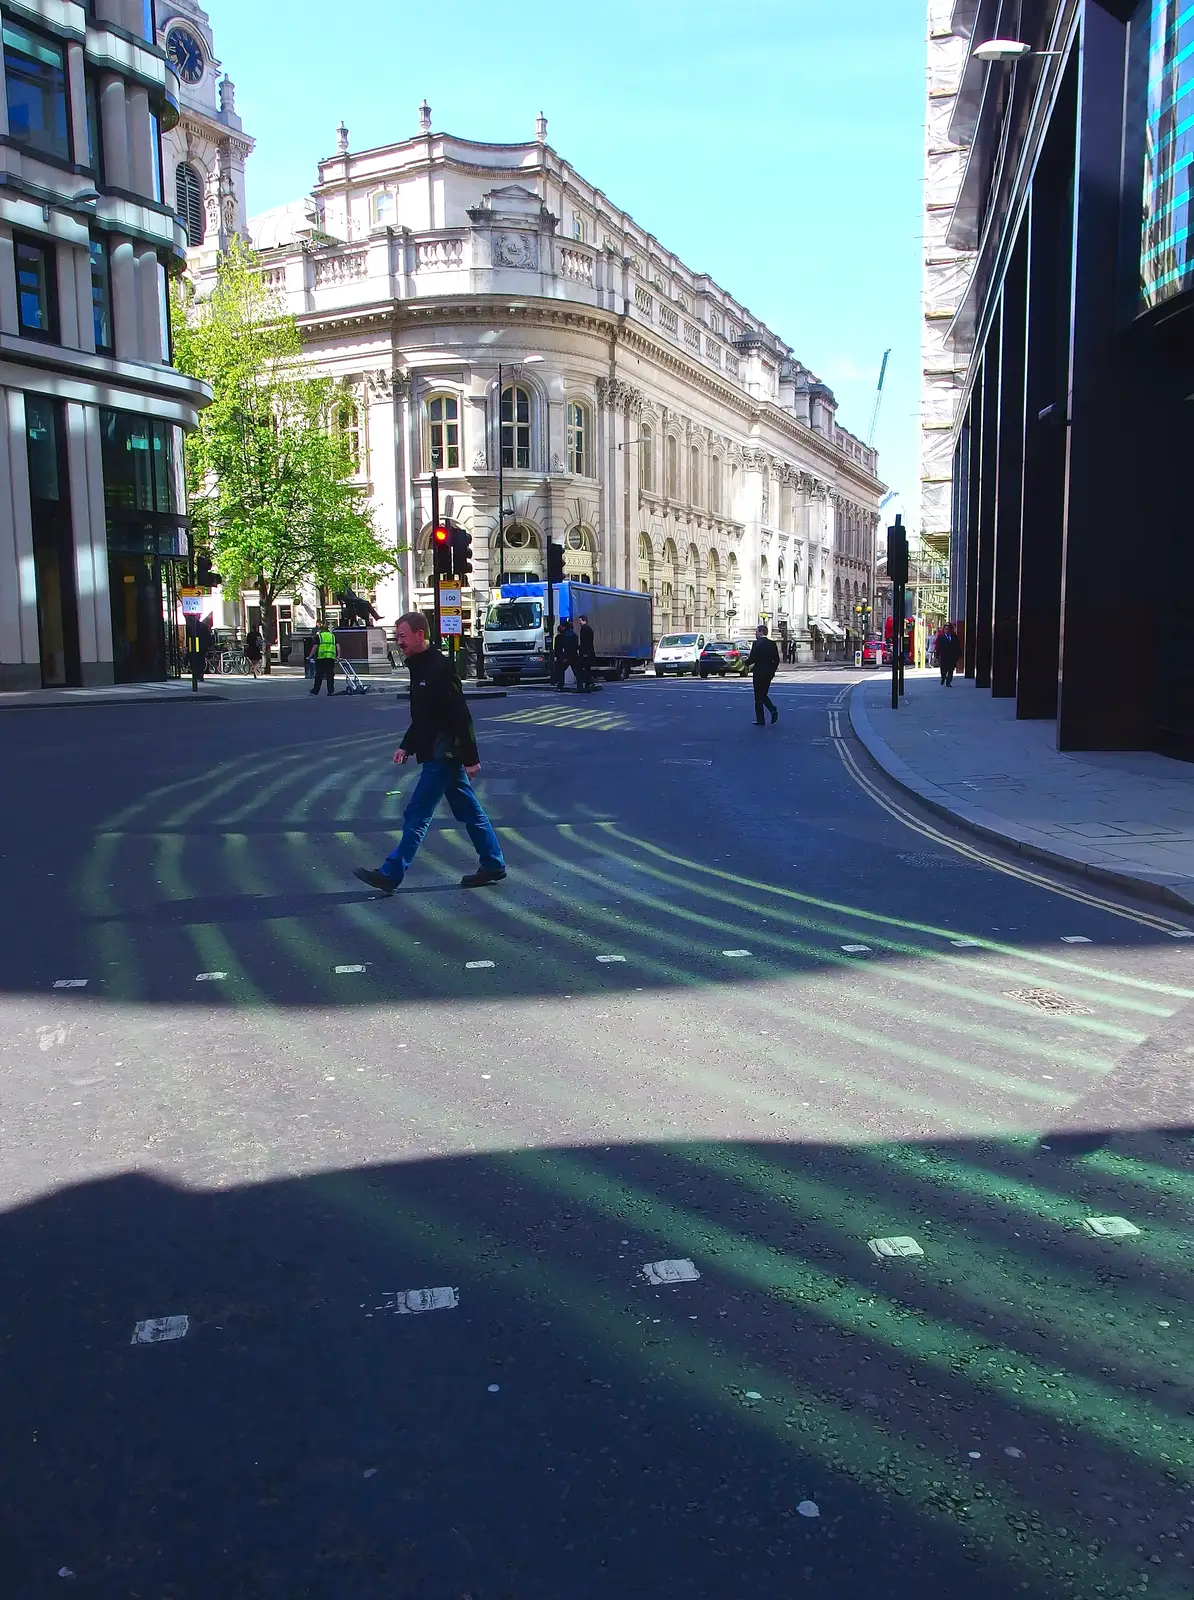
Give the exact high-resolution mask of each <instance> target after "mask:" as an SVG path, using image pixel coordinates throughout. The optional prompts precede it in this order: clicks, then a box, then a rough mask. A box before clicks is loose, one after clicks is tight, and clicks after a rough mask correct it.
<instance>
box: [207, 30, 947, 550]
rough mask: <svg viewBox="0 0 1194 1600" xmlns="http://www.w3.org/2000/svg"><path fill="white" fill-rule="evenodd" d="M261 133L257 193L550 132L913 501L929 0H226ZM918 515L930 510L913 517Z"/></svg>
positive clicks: (285, 192) (287, 190)
mask: <svg viewBox="0 0 1194 1600" xmlns="http://www.w3.org/2000/svg"><path fill="white" fill-rule="evenodd" d="M208 9H209V13H210V16H211V20H212V26H213V28H214V30H215V37H216V46H217V48H218V50H219V52H220V56H221V59H222V61H223V64H224V68H225V70H226V71H227V72H228V73H229V75H230V76H231V77H232V78H233V79H234V80H235V82H236V86H237V109H238V111H239V112H240V114H241V116H242V117H243V118H244V122H245V127H246V129H247V131H248V132H249V133H251V134H253V135H254V136H255V137H256V139H257V149H256V152H255V153H254V155H253V157H252V159H251V161H250V163H249V169H248V171H249V207H250V210H251V211H259V210H264V209H265V208H266V207H268V206H272V205H277V204H279V203H280V202H282V201H284V200H291V199H296V198H297V197H298V196H300V195H302V194H304V193H305V192H306V191H307V190H308V189H309V188H310V186H311V184H312V183H313V182H314V180H315V163H316V161H317V160H318V159H319V158H320V157H321V156H326V155H328V154H330V153H331V151H332V150H333V149H334V147H335V129H336V125H337V124H338V123H339V121H340V119H341V118H342V117H343V119H344V120H345V121H346V122H347V124H348V126H349V129H350V131H351V138H352V144H353V147H354V148H355V149H365V148H367V147H368V146H369V145H373V144H383V143H386V142H388V141H391V140H394V139H397V138H405V137H407V136H409V135H410V134H412V133H414V132H415V131H416V127H417V107H418V105H419V103H420V101H421V100H422V99H423V98H424V96H426V98H427V99H428V101H429V102H430V104H431V107H432V111H433V117H434V126H435V128H436V129H437V130H439V131H443V132H450V133H456V134H460V135H461V136H463V137H466V138H476V139H485V140H490V141H493V142H505V141H511V142H513V141H521V140H526V139H530V138H532V137H533V134H534V122H535V117H536V115H537V114H538V112H539V111H540V110H542V111H543V112H544V114H545V115H546V116H547V118H548V140H549V142H550V143H551V144H552V146H553V147H554V148H555V149H556V150H558V151H559V153H560V154H561V155H562V156H563V157H564V158H565V159H566V160H568V161H570V162H571V163H572V165H573V166H574V167H576V168H577V170H578V171H579V172H581V173H582V174H583V175H584V176H585V177H586V178H588V179H589V180H590V182H592V183H595V184H596V185H597V186H598V187H599V188H601V189H603V190H604V191H605V193H606V194H607V195H608V196H609V197H610V199H611V201H613V203H614V204H615V205H618V206H620V207H621V208H622V209H623V210H625V211H628V212H630V214H631V215H632V216H633V217H634V218H635V219H636V221H638V222H639V223H640V224H641V225H642V226H643V227H646V228H648V229H649V230H650V231H651V232H652V233H654V234H655V236H656V237H657V238H658V239H659V240H660V241H661V242H662V244H663V245H664V246H665V247H666V248H667V249H669V250H673V251H675V253H676V254H677V255H679V256H680V257H681V259H682V260H683V261H685V262H686V263H687V264H688V265H689V266H690V267H693V268H694V269H696V270H698V271H704V272H708V273H709V274H710V275H711V276H712V277H714V278H715V279H716V280H717V281H718V282H719V283H721V284H722V285H724V287H725V288H726V289H728V290H729V291H730V292H731V293H732V294H733V295H735V296H736V297H737V298H738V299H739V300H740V301H742V302H743V303H744V304H745V305H746V306H748V307H749V308H750V309H751V311H753V312H754V313H755V314H756V315H757V316H760V317H762V318H763V319H764V320H765V321H766V322H767V323H768V324H769V326H771V327H772V328H774V329H775V330H776V332H777V333H779V334H780V336H781V337H782V338H784V339H786V340H787V341H788V342H789V343H790V344H791V345H792V346H793V348H794V349H795V351H796V354H797V355H798V356H799V357H800V359H801V360H803V361H805V362H807V363H808V364H809V365H810V366H811V367H813V368H814V370H816V371H817V372H818V374H819V375H820V376H821V377H823V378H824V379H825V381H826V382H828V383H829V384H830V385H831V386H832V388H833V389H834V391H835V393H836V394H837V396H838V400H839V403H840V409H839V412H838V417H839V420H840V421H841V422H842V423H843V425H844V426H846V427H848V428H850V429H851V430H852V431H853V432H854V433H857V434H859V435H860V436H862V437H865V435H866V431H867V427H868V424H869V421H870V414H871V407H872V404H873V400H874V388H875V380H876V378H877V376H878V369H879V362H880V359H881V357H882V354H883V351H884V349H885V348H887V346H889V345H890V346H891V348H892V357H891V365H890V367H889V371H888V380H887V386H886V392H885V397H884V401H883V410H882V414H881V416H880V421H879V428H878V432H877V435H876V444H877V445H878V447H879V450H880V471H881V473H882V475H883V477H884V478H885V479H886V481H887V482H888V483H890V484H891V485H892V486H893V487H894V488H897V489H899V490H900V491H901V493H902V495H903V497H904V501H905V504H906V506H907V508H908V510H909V511H910V512H911V511H913V509H914V507H915V504H916V499H917V494H916V413H917V408H918V405H919V367H920V357H919V335H920V320H919V319H920V238H919V236H920V233H921V221H920V203H921V195H920V181H921V155H922V144H923V122H924V113H923V106H922V97H923V93H924V49H925V46H924V34H925V22H924V16H925V13H924V5H923V0H854V3H853V4H844V3H837V4H834V3H832V0H745V3H743V4H738V5H733V4H725V3H714V4H709V0H704V3H701V0H697V3H696V4H691V3H685V4H680V3H679V0H605V3H604V4H600V5H587V6H577V5H571V6H570V5H565V4H559V3H555V4H552V5H541V4H539V3H538V0H523V3H522V4H520V5H517V6H512V5H508V4H494V3H492V0H491V3H489V4H487V5H480V4H477V3H475V0H453V3H451V4H447V5H435V6H416V5H395V4H393V3H392V0H391V3H385V0H352V3H350V4H344V3H342V4H340V5H336V4H334V3H333V4H329V3H328V0H322V3H320V4H315V3H314V0H289V3H288V4H286V5H285V6H282V5H280V4H278V3H277V0H272V3H262V0H235V3H234V0H208ZM909 520H910V521H912V522H913V525H915V519H914V518H911V517H910V518H909Z"/></svg>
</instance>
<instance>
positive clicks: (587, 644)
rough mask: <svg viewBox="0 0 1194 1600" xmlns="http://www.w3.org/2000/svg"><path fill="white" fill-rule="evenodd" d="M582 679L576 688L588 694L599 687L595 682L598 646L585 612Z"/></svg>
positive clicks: (582, 641) (582, 615)
mask: <svg viewBox="0 0 1194 1600" xmlns="http://www.w3.org/2000/svg"><path fill="white" fill-rule="evenodd" d="M579 646H580V677H579V678H578V679H577V683H576V687H577V688H578V689H580V690H581V691H582V692H583V693H585V694H588V692H589V690H590V689H595V688H596V687H597V686H596V684H595V683H594V682H593V667H594V665H595V663H596V661H597V645H596V642H595V640H594V638H593V628H592V624H591V623H590V622H589V619H588V617H587V616H585V614H584V612H583V611H582V612H581V615H580V640H579Z"/></svg>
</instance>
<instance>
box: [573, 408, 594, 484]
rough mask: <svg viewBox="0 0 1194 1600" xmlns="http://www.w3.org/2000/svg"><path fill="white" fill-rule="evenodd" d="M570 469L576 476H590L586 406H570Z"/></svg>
mask: <svg viewBox="0 0 1194 1600" xmlns="http://www.w3.org/2000/svg"><path fill="white" fill-rule="evenodd" d="M568 471H569V472H571V473H572V474H573V475H574V476H575V477H578V478H587V477H588V476H589V426H588V415H587V413H586V411H585V408H584V406H581V405H576V404H575V403H573V404H572V405H570V406H569V407H568Z"/></svg>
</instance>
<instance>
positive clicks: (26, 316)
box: [13, 237, 57, 339]
mask: <svg viewBox="0 0 1194 1600" xmlns="http://www.w3.org/2000/svg"><path fill="white" fill-rule="evenodd" d="M13 249H14V254H15V255H16V261H17V321H18V325H19V327H20V330H21V332H22V333H23V334H26V335H27V336H28V337H30V338H33V339H53V338H55V337H56V333H57V327H56V324H57V316H56V311H57V296H56V295H55V292H54V249H53V246H52V245H46V244H41V243H39V242H37V241H35V240H33V239H21V238H15V237H14V239H13Z"/></svg>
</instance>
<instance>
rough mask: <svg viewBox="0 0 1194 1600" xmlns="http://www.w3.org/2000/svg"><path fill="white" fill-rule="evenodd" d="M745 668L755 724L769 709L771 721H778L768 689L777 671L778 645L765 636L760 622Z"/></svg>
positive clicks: (757, 725) (759, 725)
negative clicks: (752, 691) (752, 692)
mask: <svg viewBox="0 0 1194 1600" xmlns="http://www.w3.org/2000/svg"><path fill="white" fill-rule="evenodd" d="M746 670H747V671H748V672H749V673H750V675H751V678H752V680H753V682H754V689H755V726H756V727H758V728H761V727H762V726H763V712H764V711H770V713H771V721H772V722H773V723H776V722H778V721H779V712H778V710H777V709H776V707H775V706H774V705H773V704H772V701H771V696H770V695H769V694H768V692H767V691H768V690H769V689H770V688H771V680H772V679H773V678H774V677H775V674H776V673H777V672H778V671H779V647H778V646H777V645H776V643H775V641H774V639H769V638H768V637H767V624H766V623H765V622H760V623H759V625H758V627H757V628H756V629H755V642H754V644H752V645H751V647H750V654H749V655H748V656H747V658H746Z"/></svg>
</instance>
